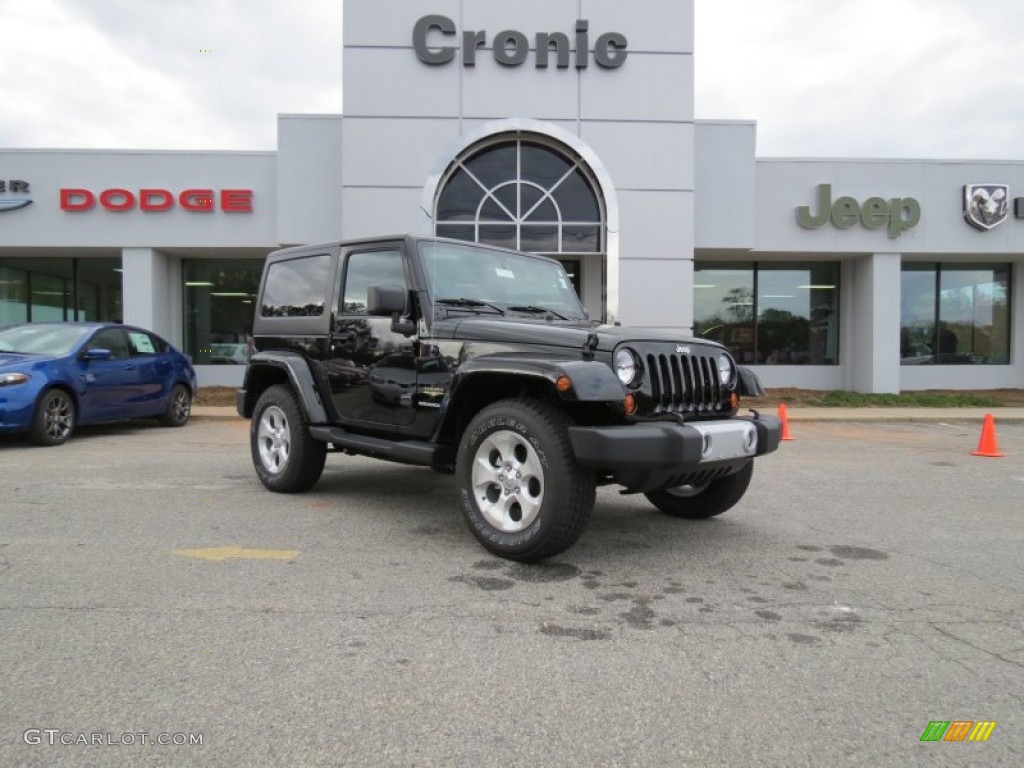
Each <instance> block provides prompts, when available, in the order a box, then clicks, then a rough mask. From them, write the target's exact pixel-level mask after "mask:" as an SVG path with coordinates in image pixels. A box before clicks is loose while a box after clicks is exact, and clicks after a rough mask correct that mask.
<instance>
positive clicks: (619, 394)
mask: <svg viewBox="0 0 1024 768" xmlns="http://www.w3.org/2000/svg"><path fill="white" fill-rule="evenodd" d="M484 376H499V377H501V378H502V379H505V380H513V379H527V380H529V381H531V382H534V383H536V382H540V383H542V384H544V385H546V386H548V387H550V390H551V392H552V393H554V395H555V396H556V397H558V399H560V400H562V401H563V402H588V403H617V402H621V401H622V398H623V397H624V396H625V394H626V388H625V387H624V386H623V385H622V383H621V382H620V381H619V379H618V377H617V376H616V375H615V373H614V372H613V371H612V369H611V368H609V367H608V365H607V364H606V363H603V362H599V361H597V360H578V359H576V360H566V359H561V358H543V357H536V356H526V355H522V356H520V355H514V354H506V355H501V354H499V355H481V356H479V357H474V358H472V359H470V360H467V361H466V362H464V363H462V364H461V365H459V367H458V371H457V372H456V373H455V375H454V376H453V377H452V382H451V387H450V389H449V394H448V397H447V398H445V402H444V405H443V407H442V411H441V413H440V414H439V418H438V422H437V425H436V427H435V431H434V437H435V439H436V438H437V436H438V435H440V434H442V433H444V432H445V431H446V430H448V429H449V428H450V427H451V426H452V422H453V420H454V419H455V418H456V415H455V414H457V413H458V411H459V410H460V408H459V405H460V402H462V401H463V400H464V399H465V394H464V393H467V392H473V391H475V388H474V387H473V386H472V383H473V381H474V379H480V378H482V377H484ZM563 376H566V377H568V379H569V381H570V382H571V383H572V386H571V387H570V388H569V389H568V390H566V391H564V392H562V391H559V389H558V380H559V379H560V378H562V377H563Z"/></svg>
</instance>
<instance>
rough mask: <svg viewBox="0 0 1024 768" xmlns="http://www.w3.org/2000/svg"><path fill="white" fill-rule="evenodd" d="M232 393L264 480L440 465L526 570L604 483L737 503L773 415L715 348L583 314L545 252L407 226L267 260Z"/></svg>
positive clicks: (688, 504)
mask: <svg viewBox="0 0 1024 768" xmlns="http://www.w3.org/2000/svg"><path fill="white" fill-rule="evenodd" d="M253 336H254V350H253V354H252V356H251V358H250V360H249V364H248V368H247V370H246V374H245V384H244V387H243V388H242V389H240V390H239V391H238V395H237V407H238V412H239V413H240V414H241V415H242V416H244V417H246V418H250V419H251V425H252V426H251V429H250V437H251V447H252V460H253V464H254V465H255V467H256V473H257V475H259V478H260V480H261V481H262V482H263V484H264V485H265V486H266V487H267V488H269V489H270V490H272V491H278V492H282V493H293V492H298V491H304V490H307V489H308V488H310V487H312V486H313V485H314V484H315V483H316V482H317V480H318V479H319V478H320V475H321V473H322V472H323V468H324V461H325V458H326V454H327V453H328V452H335V453H348V454H358V455H363V456H372V457H375V458H379V459H387V460H389V461H397V462H403V463H406V464H417V465H422V466H428V467H432V468H433V469H434V470H436V471H438V472H446V473H454V474H455V476H456V484H457V486H458V493H459V502H460V504H461V507H462V512H463V514H464V515H465V517H466V520H467V522H468V523H469V527H470V530H472V532H473V534H474V535H475V536H476V537H477V539H479V541H480V543H481V544H483V546H484V547H486V548H487V549H488V550H490V551H491V552H493V553H495V554H497V555H500V556H502V557H507V558H511V559H513V560H520V561H527V562H529V561H536V560H541V559H543V558H546V557H550V556H552V555H554V554H557V553H558V552H561V551H563V550H564V549H566V548H568V547H569V546H571V545H572V544H573V542H575V541H576V539H577V538H579V536H580V534H581V533H582V532H583V529H584V527H585V526H586V524H587V520H588V518H589V516H590V512H591V509H592V508H593V506H594V489H595V487H596V486H597V485H598V484H601V485H604V484H612V483H614V484H617V485H620V486H622V487H623V489H624V490H623V493H643V494H645V495H646V496H647V498H648V499H650V500H651V502H652V503H654V505H655V506H657V507H658V508H659V509H661V510H663V511H664V512H667V513H669V514H671V515H676V516H678V517H685V518H690V519H697V518H706V517H712V516H714V515H718V514H721V513H722V512H725V511H726V510H727V509H729V508H730V507H732V506H733V505H734V504H736V503H737V502H738V501H739V500H740V499H741V498H742V496H743V494H744V492H745V491H746V489H747V486H748V485H749V483H750V478H751V474H752V472H753V469H754V457H755V456H760V455H762V454H765V453H768V452H770V451H774V450H775V449H776V448H777V447H778V444H779V438H780V424H779V421H778V420H777V419H776V418H774V417H770V416H769V417H766V416H760V415H759V414H757V413H756V412H754V411H752V412H751V415H750V416H749V417H741V416H739V415H737V413H738V410H739V400H740V396H741V395H759V394H762V392H763V390H762V389H761V385H760V383H759V382H758V380H757V377H756V376H755V375H754V374H753V373H752V372H751V371H748V370H746V369H743V368H739V367H738V366H737V365H736V363H735V362H734V361H733V359H732V357H731V356H730V354H729V353H728V352H727V351H726V350H725V349H724V348H722V347H721V346H719V345H717V344H714V343H711V342H707V341H702V340H697V339H687V338H677V337H675V336H672V335H668V334H665V333H658V332H654V331H645V330H639V329H630V328H624V327H621V326H618V325H600V324H598V323H594V322H590V321H589V320H588V318H587V316H586V313H585V311H584V310H583V308H582V306H581V305H580V301H579V299H578V298H577V296H576V294H575V292H574V291H573V288H572V286H571V284H570V282H569V279H568V277H567V276H566V273H565V271H564V270H563V269H562V265H561V264H560V263H559V262H557V261H554V260H552V259H549V258H545V257H543V256H536V255H532V254H526V253H519V252H516V251H510V250H505V249H500V248H493V247H488V246H481V245H474V244H471V243H465V242H458V241H450V240H441V239H436V238H420V237H390V238H380V239H374V240H359V241H350V242H339V243H328V244H324V245H310V246H302V247H299V248H289V249H286V250H282V251H277V252H275V253H272V254H271V255H270V256H269V257H268V259H267V263H266V267H265V269H264V272H263V279H262V283H261V286H260V295H259V301H258V302H257V308H256V314H255V319H254V323H253Z"/></svg>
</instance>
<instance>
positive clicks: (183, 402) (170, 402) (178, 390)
mask: <svg viewBox="0 0 1024 768" xmlns="http://www.w3.org/2000/svg"><path fill="white" fill-rule="evenodd" d="M191 415H192V392H191V391H189V388H188V387H186V386H185V385H184V384H175V385H174V389H172V390H171V396H170V397H169V398H167V410H166V411H164V413H163V414H161V416H160V423H161V424H163V425H164V426H165V427H184V426H185V425H186V424H188V420H189V417H190V416H191Z"/></svg>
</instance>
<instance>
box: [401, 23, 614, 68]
mask: <svg viewBox="0 0 1024 768" xmlns="http://www.w3.org/2000/svg"><path fill="white" fill-rule="evenodd" d="M457 32H458V30H457V29H456V26H455V22H454V21H452V20H451V19H450V18H448V17H447V16H441V15H439V14H431V15H429V16H424V17H423V18H421V19H420V20H419V21H417V22H416V25H415V26H414V27H413V30H412V47H413V49H414V50H415V51H416V56H417V57H419V60H420V61H422V62H423V63H425V64H448V63H449V62H451V61H454V59H455V56H456V55H457V53H458V52H459V50H460V48H461V51H462V65H463V66H465V67H473V66H476V52H477V50H479V49H480V48H484V47H486V45H487V43H488V40H487V32H485V31H484V30H479V31H476V30H466V31H464V32H463V33H462V44H461V46H455V45H445V43H448V42H455V41H454V40H447V39H446V38H449V37H456V36H457ZM574 32H575V40H574V43H575V45H574V46H573V45H572V44H571V43H570V41H569V35H567V34H565V33H564V32H538V33H537V34H536V35H535V36H534V38H533V42H534V44H535V46H534V51H535V53H534V57H535V62H534V66H535V67H536V68H537V69H547V68H548V63H549V61H550V59H551V54H554V59H555V66H556V67H557V68H558V69H568V68H569V61H570V58H572V59H574V61H575V66H576V69H586V68H587V67H588V66H589V63H590V55H589V54H590V22H589V21H587V20H586V19H578V20H577V21H576V29H575V30H574ZM490 42H491V46H492V49H493V53H494V60H495V61H497V62H498V63H499V64H503V65H504V66H506V67H518V66H519V65H520V64H522V63H523V62H525V61H526V59H527V58H528V57H529V55H530V40H529V38H528V37H527V36H526V35H525V34H523V33H522V32H519V31H518V30H515V29H505V30H502V31H501V32H498V33H497V34H496V35H495V36H494V37H493V38H492V40H491V41H490ZM628 45H629V41H628V40H626V36H625V35H623V34H621V33H619V32H606V33H604V34H602V35H600V36H599V37H598V38H597V40H596V41H595V42H594V61H595V62H597V64H598V66H601V67H605V68H606V69H614V68H616V67H621V66H622V65H623V63H625V61H626V56H627V55H628V54H629V51H627V50H626V48H627V46H628ZM570 53H572V54H573V55H572V56H570Z"/></svg>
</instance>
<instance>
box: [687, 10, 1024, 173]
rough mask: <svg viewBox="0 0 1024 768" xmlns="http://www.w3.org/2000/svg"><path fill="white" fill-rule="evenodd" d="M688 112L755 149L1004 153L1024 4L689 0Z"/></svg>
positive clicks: (1016, 98)
mask: <svg viewBox="0 0 1024 768" xmlns="http://www.w3.org/2000/svg"><path fill="white" fill-rule="evenodd" d="M696 6H697V51H696V54H695V66H696V71H697V84H696V92H697V99H696V101H697V111H698V117H719V118H748V119H756V120H757V121H758V154H759V155H761V156H799V157H808V156H826V157H835V156H852V157H862V156H881V157H934V158H952V157H958V158H959V157H963V158H995V157H1001V158H1014V157H1020V156H1021V150H1020V148H1019V147H1020V141H1019V131H1018V130H1017V128H1015V127H1014V124H1015V123H1016V124H1017V125H1019V124H1020V119H1021V117H1022V116H1024V114H1022V112H1024V106H1022V103H1024V101H1022V99H1021V96H1022V95H1024V71H1022V70H1021V68H1020V66H1019V61H1020V60H1021V55H1022V54H1024V43H1022V41H1021V40H1020V39H1018V38H1019V35H1018V34H1017V33H1018V32H1019V30H1020V29H1022V28H1024V3H1020V2H1018V1H1017V0H993V1H992V2H989V3H986V4H976V3H970V4H968V3H962V2H959V0H931V2H924V1H923V0H904V2H901V3H891V2H888V1H887V0H861V1H859V2H852V1H851V0H838V1H837V2H829V3H822V2H818V1H815V2H811V1H810V0H791V2H787V3H786V4H785V5H784V6H783V7H780V6H781V4H777V3H771V4H769V3H763V2H760V3H758V2H753V1H752V0H733V2H730V3H727V4H720V3H714V4H712V3H710V2H705V0H696Z"/></svg>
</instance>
